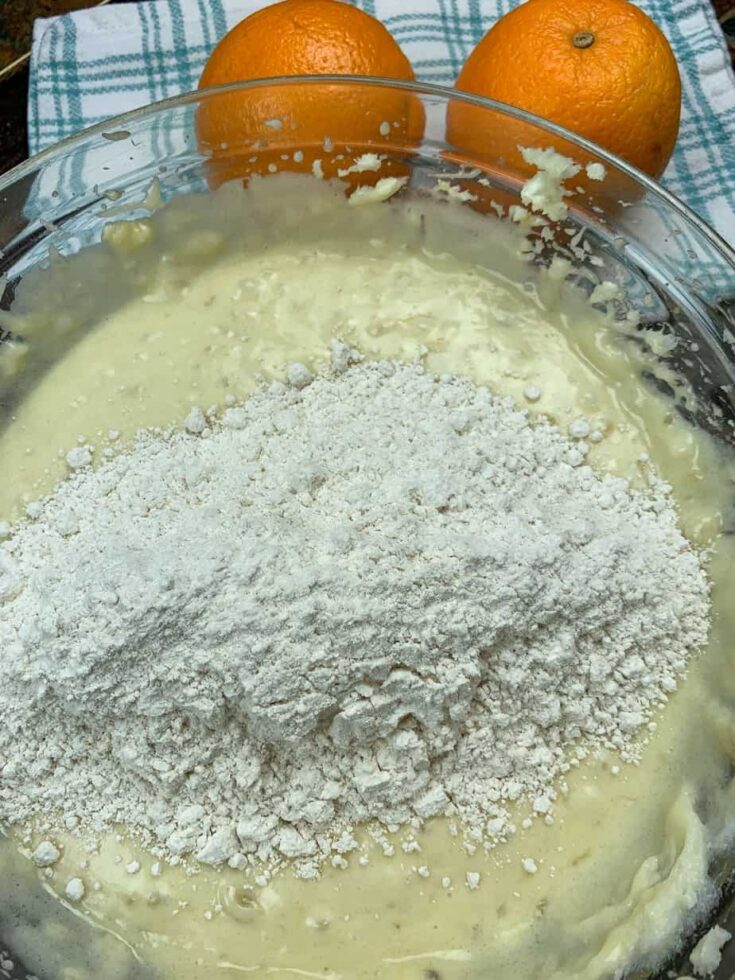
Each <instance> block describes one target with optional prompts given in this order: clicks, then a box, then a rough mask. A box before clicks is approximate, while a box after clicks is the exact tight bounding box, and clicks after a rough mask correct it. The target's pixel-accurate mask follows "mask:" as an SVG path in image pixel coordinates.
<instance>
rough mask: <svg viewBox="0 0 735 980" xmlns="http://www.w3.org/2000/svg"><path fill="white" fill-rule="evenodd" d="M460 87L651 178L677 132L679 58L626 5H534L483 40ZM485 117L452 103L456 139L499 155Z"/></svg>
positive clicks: (538, 0)
mask: <svg viewBox="0 0 735 980" xmlns="http://www.w3.org/2000/svg"><path fill="white" fill-rule="evenodd" d="M456 87H457V88H458V89H462V90H464V91H467V92H473V93H475V94H477V95H484V96H486V97H488V98H491V99H496V100H498V101H500V102H505V103H508V104H510V105H514V106H518V107H519V108H521V109H526V110H528V111H529V112H532V113H535V114H536V115H539V116H544V117H545V118H546V119H550V120H551V121H553V122H555V123H558V124H559V125H561V126H565V127H566V128H567V129H570V130H572V131H573V132H575V133H578V134H579V135H581V136H584V137H586V138H587V139H589V140H592V141H594V142H595V143H598V144H600V145H601V146H603V147H605V148H606V149H608V150H610V151H612V152H613V153H616V154H617V155H618V156H621V157H622V158H623V159H625V160H627V161H628V162H629V163H632V164H634V165H635V166H636V167H638V168H639V169H641V170H643V171H645V172H646V173H648V174H651V175H652V176H654V177H658V176H660V175H661V174H662V173H663V171H664V168H665V167H666V164H667V163H668V161H669V158H670V157H671V154H672V152H673V149H674V145H675V143H676V138H677V134H678V132H679V118H680V111H681V82H680V78H679V71H678V68H677V64H676V59H675V58H674V55H673V52H672V51H671V48H670V46H669V43H668V41H667V40H666V38H665V37H664V35H663V34H662V32H661V31H660V29H659V28H658V27H657V26H656V24H655V23H654V22H653V21H652V20H651V19H650V17H648V16H647V15H646V14H645V13H643V11H641V10H640V9H639V8H638V7H636V6H635V5H634V4H633V3H630V2H629V0H528V2H527V3H524V4H522V5H521V6H519V7H516V8H515V9H514V10H512V11H511V12H510V13H509V14H506V15H505V17H503V18H501V19H500V20H499V21H498V22H497V23H496V24H495V25H494V26H493V27H492V28H491V29H490V30H489V31H488V33H487V34H486V35H485V36H484V37H483V38H482V40H481V41H480V42H479V43H478V45H477V47H476V48H475V49H474V51H473V52H472V53H471V55H470V56H469V58H468V59H467V61H466V63H465V65H464V67H463V69H462V71H461V72H460V74H459V77H458V78H457V82H456ZM486 118H487V114H485V113H483V111H482V110H481V109H476V108H473V107H472V106H466V105H462V104H459V103H455V104H453V105H452V106H451V107H450V112H449V118H448V137H449V140H450V142H452V143H453V144H455V145H456V146H458V147H461V148H462V149H464V150H467V151H468V152H475V153H479V154H488V155H496V154H497V153H498V149H499V143H500V141H501V140H502V137H501V134H499V133H498V132H497V131H496V130H493V128H492V127H488V126H487V125H485V124H484V122H483V120H484V119H486ZM510 128H511V129H512V127H510Z"/></svg>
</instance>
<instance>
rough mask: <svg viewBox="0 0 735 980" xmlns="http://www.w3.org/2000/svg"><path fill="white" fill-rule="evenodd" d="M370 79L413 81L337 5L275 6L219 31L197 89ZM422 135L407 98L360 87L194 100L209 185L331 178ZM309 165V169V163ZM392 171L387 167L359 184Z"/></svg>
mask: <svg viewBox="0 0 735 980" xmlns="http://www.w3.org/2000/svg"><path fill="white" fill-rule="evenodd" d="M324 74H338V75H347V74H351V75H370V76H383V77H389V78H398V79H408V80H413V78H414V74H413V70H412V68H411V65H410V63H409V61H408V59H407V58H406V56H405V55H404V54H403V52H402V51H401V49H400V47H399V46H398V44H397V43H396V41H395V40H394V39H393V37H392V36H391V34H390V33H389V32H388V30H387V29H386V28H385V27H384V26H383V25H382V24H381V23H380V22H379V21H377V20H376V19H375V18H374V17H370V16H369V15H368V14H366V13H363V12H362V11H361V10H358V9H357V8H356V7H352V6H350V5H349V4H347V3H343V2H341V0H283V2H281V3H275V4H272V5H271V6H269V7H264V8H263V9H262V10H258V11H256V12H255V13H254V14H251V15H250V16H249V17H246V18H245V20H243V21H241V22H240V23H239V24H237V26H235V27H234V28H233V29H232V30H231V31H230V32H229V33H228V34H226V35H225V36H224V37H223V38H222V40H221V41H220V42H219V44H218V45H217V47H216V48H215V49H214V51H213V52H212V54H211V55H210V57H209V60H208V61H207V64H206V65H205V68H204V71H203V73H202V77H201V79H200V82H199V87H200V88H206V87H209V86H213V85H222V84H226V83H228V82H236V81H241V80H244V79H259V78H271V77H274V76H281V75H324ZM422 133H423V111H422V108H421V104H420V102H419V100H418V99H417V98H416V97H415V96H413V95H411V94H410V93H402V92H396V91H395V90H391V89H385V90H383V91H381V90H380V89H374V88H368V87H366V86H363V87H359V86H350V87H347V86H345V85H334V84H332V85H330V84H328V83H324V84H322V85H301V86H294V87H293V88H288V87H283V86H281V87H278V86H265V87H258V88H256V89H253V90H251V91H245V92H238V93H233V94H231V95H226V96H220V97H217V98H214V99H212V100H205V101H203V102H202V103H201V105H200V107H199V110H198V113H197V134H198V139H199V143H200V146H202V147H203V148H204V149H205V150H206V151H208V152H209V153H210V154H211V155H212V167H211V170H210V175H211V176H212V178H213V180H212V182H213V183H221V182H222V181H223V180H227V179H231V178H233V177H245V178H247V177H248V176H249V175H250V174H251V173H266V172H269V171H274V170H276V169H278V170H283V169H287V170H301V171H309V170H311V169H312V168H314V167H315V166H316V169H317V172H319V173H322V172H323V173H324V176H326V177H333V176H335V175H336V174H337V171H338V170H340V169H341V170H345V169H348V168H349V166H350V164H351V163H352V162H353V161H354V159H356V157H357V156H359V155H360V154H361V153H364V152H368V151H370V152H373V153H379V152H390V150H391V146H393V145H398V146H405V143H406V141H407V140H409V141H417V140H419V139H420V138H421V135H422ZM316 161H318V163H316ZM395 172H396V166H395V165H394V166H391V164H390V162H388V161H386V162H384V163H383V165H382V166H381V168H380V171H379V172H373V171H370V172H367V173H361V174H360V175H359V178H356V177H353V182H356V180H357V179H359V180H360V182H362V183H364V182H366V181H370V182H374V181H375V180H377V179H378V178H379V177H383V176H387V175H389V174H390V173H395Z"/></svg>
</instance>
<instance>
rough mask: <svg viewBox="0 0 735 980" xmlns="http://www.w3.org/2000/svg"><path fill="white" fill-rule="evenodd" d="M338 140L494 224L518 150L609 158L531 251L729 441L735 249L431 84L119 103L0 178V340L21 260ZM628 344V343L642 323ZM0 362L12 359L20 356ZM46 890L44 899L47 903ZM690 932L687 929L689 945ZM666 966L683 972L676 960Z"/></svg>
mask: <svg viewBox="0 0 735 980" xmlns="http://www.w3.org/2000/svg"><path fill="white" fill-rule="evenodd" d="M294 96H297V98H296V100H294V99H293V97H294ZM284 99H285V101H286V102H289V101H290V102H291V103H292V104H297V105H300V106H302V107H304V108H303V112H304V117H305V121H306V123H307V124H308V125H310V126H311V127H312V128H311V129H310V130H308V138H307V136H305V134H304V133H303V132H302V129H301V122H302V120H300V119H299V117H298V112H297V113H296V114H295V115H294V116H293V118H291V119H290V120H289V124H288V125H284V121H283V120H282V119H280V118H278V107H279V106H281V105H283V103H284ZM325 104H326V105H329V106H330V114H329V118H330V119H332V120H333V121H334V126H333V128H332V131H331V132H324V133H319V134H318V139H317V140H316V141H315V140H314V132H313V123H309V118H310V116H309V112H310V109H309V107H310V106H313V105H321V107H322V109H323V107H324V105H325ZM376 106H378V107H382V108H380V109H379V110H378V111H379V114H380V113H381V112H384V113H385V114H389V113H391V112H393V111H394V110H395V107H396V106H398V107H400V113H402V114H403V117H404V118H406V119H407V118H409V117H410V118H411V119H412V120H413V122H412V123H411V124H406V125H398V124H396V125H393V124H392V123H391V122H390V120H388V119H386V120H382V121H380V124H379V125H378V124H377V122H376V119H377V117H375V116H374V113H375V111H376V110H375V107H376ZM218 113H224V114H225V116H227V115H228V114H229V115H230V116H232V115H233V114H235V115H237V114H238V113H239V114H241V115H242V114H249V115H248V116H247V117H248V118H249V119H250V127H249V133H250V136H249V138H248V139H247V140H244V139H243V140H242V141H238V140H237V139H234V140H233V139H232V138H230V139H228V140H225V141H223V142H214V143H211V144H210V145H209V146H206V147H203V146H202V145H200V142H199V140H198V136H197V132H198V129H197V126H198V125H199V133H200V134H201V133H202V131H203V129H202V126H203V123H202V120H205V121H206V120H207V119H211V118H212V117H215V118H216V117H217V114H218ZM371 113H373V116H372V117H371ZM447 117H449V121H450V128H451V127H452V126H454V129H453V130H452V131H453V132H457V131H459V130H458V128H457V120H458V119H463V120H464V122H463V126H464V130H463V131H464V132H468V131H469V132H470V133H471V134H472V138H471V140H470V142H472V144H473V146H474V147H475V150H474V151H470V150H468V148H467V147H466V146H463V145H461V142H462V141H461V140H459V139H458V140H457V143H456V144H453V143H452V142H451V139H449V138H448V136H447ZM197 120H199V123H198V122H197ZM421 123H423V133H422V125H421ZM253 125H255V129H256V130H257V138H256V139H255V140H254V139H253V138H252V133H253V132H254V129H253ZM307 129H308V126H307ZM366 133H367V136H366ZM346 145H349V146H350V151H351V152H352V153H353V154H354V153H355V152H360V153H364V152H378V153H380V154H381V155H383V156H384V157H385V158H386V159H387V161H388V165H389V167H390V168H391V169H390V172H391V173H392V174H393V175H398V176H399V177H400V178H401V182H402V184H405V186H402V187H401V189H400V191H399V193H400V194H402V195H417V196H420V195H425V194H432V193H433V194H434V195H435V196H436V195H437V191H439V192H440V193H441V194H443V195H444V196H445V197H452V198H454V199H455V200H456V201H457V202H459V203H460V204H462V205H463V206H467V207H471V208H473V209H474V210H477V211H480V212H483V213H484V214H486V218H487V221H488V223H490V222H493V221H497V220H498V214H497V212H499V211H502V212H504V213H507V212H508V210H509V208H510V209H512V207H513V206H514V205H517V204H519V203H520V192H521V187H522V185H523V183H524V181H525V180H526V179H527V177H528V176H529V174H530V172H531V171H530V169H529V168H528V167H527V166H526V165H525V164H524V161H523V158H522V157H521V155H520V153H519V152H518V146H519V145H520V146H525V147H540V148H546V147H553V148H555V149H556V150H558V151H561V152H562V153H565V154H567V155H569V156H571V157H573V158H574V159H575V160H577V161H579V162H580V163H582V164H584V165H589V164H602V165H603V166H604V168H605V170H606V171H607V177H606V179H605V180H603V181H601V182H600V181H597V180H594V179H588V178H587V176H586V175H585V173H584V172H582V173H581V174H580V176H579V186H578V189H577V192H576V193H574V194H573V195H572V196H571V197H569V198H567V201H566V203H567V205H568V208H569V211H568V215H567V216H566V217H565V218H564V220H563V222H561V223H560V225H559V227H557V228H556V229H555V230H554V232H553V233H551V234H549V233H548V232H547V233H544V234H542V233H541V229H539V228H537V229H536V231H535V232H532V233H531V238H532V240H533V241H532V248H531V249H530V251H529V253H528V260H529V262H530V263H533V264H547V265H548V264H549V263H550V262H552V261H554V259H555V258H558V257H559V256H561V257H565V258H569V259H571V260H572V261H573V262H575V263H576V262H577V261H578V260H579V259H580V257H581V258H582V260H583V261H582V262H581V265H583V266H584V270H582V269H580V271H579V272H578V273H577V274H576V275H577V282H578V284H579V286H580V287H581V288H583V289H586V290H588V291H591V290H592V289H594V287H595V284H596V283H597V282H599V281H602V280H609V281H612V282H614V283H617V284H618V285H619V286H620V293H619V297H618V298H617V299H616V300H615V304H616V307H617V310H616V314H617V316H618V317H619V318H620V319H621V322H625V323H628V324H630V323H631V320H630V317H629V314H630V312H631V310H634V311H636V312H637V314H638V315H639V317H640V322H641V323H642V324H643V325H645V326H646V327H647V328H648V329H649V330H650V329H651V328H652V327H653V328H655V330H657V331H659V332H661V333H662V334H670V335H672V336H674V337H675V338H676V339H677V341H678V343H677V345H676V346H675V348H674V349H673V351H672V352H670V353H668V354H667V353H664V354H662V355H661V356H662V357H664V358H667V359H668V363H669V366H670V367H671V368H672V369H673V370H674V371H675V372H676V373H677V374H679V375H680V376H684V377H685V378H686V380H687V382H688V383H689V384H690V385H691V387H692V389H693V391H694V393H695V395H696V400H695V403H693V404H690V405H689V408H688V409H687V413H688V415H689V417H690V418H691V421H692V424H695V425H700V426H703V427H706V428H707V429H708V430H709V431H710V432H711V433H713V434H714V435H715V436H716V437H717V438H718V439H721V440H723V441H724V442H727V443H730V444H732V442H733V435H732V433H733V425H732V423H733V420H735V388H734V387H733V382H734V381H735V358H734V357H733V344H735V252H733V250H732V249H731V248H730V247H729V246H728V245H727V244H726V243H725V242H724V241H723V240H722V239H720V238H719V237H718V236H717V235H716V234H715V233H714V232H713V231H712V230H711V229H710V228H708V227H707V226H706V225H705V224H704V223H703V222H702V221H701V220H700V219H699V218H697V216H696V215H694V214H693V213H692V212H691V211H690V210H689V209H688V208H687V207H686V206H685V205H684V204H682V203H681V202H680V201H678V200H677V199H676V198H674V197H673V196H672V195H671V194H669V193H668V192H667V191H666V190H665V189H664V188H662V187H660V186H659V185H657V184H656V183H655V182H654V181H652V180H651V179H649V178H648V177H646V176H644V175H643V174H641V173H638V172H637V171H635V170H634V169H633V168H631V167H630V166H628V165H627V164H626V163H624V162H623V161H622V160H619V159H617V158H614V157H612V156H611V155H610V154H608V153H606V152H605V151H603V150H601V149H600V148H598V147H596V146H594V145H592V144H590V143H588V142H586V141H584V140H582V139H580V138H578V137H575V136H573V135H572V134H571V133H569V132H566V131H564V130H562V129H560V128H559V127H556V126H554V125H552V124H549V123H546V122H544V121H543V120H540V119H538V118H535V117H533V116H531V115H529V114H527V113H524V112H522V111H520V110H518V109H513V108H510V107H508V106H503V105H501V104H498V103H495V102H492V101H490V100H487V99H482V98H478V97H474V96H470V95H466V94H463V93H459V92H455V91H453V90H451V89H447V88H443V87H440V86H435V85H419V84H412V83H398V82H394V81H390V80H381V79H366V78H357V77H355V78H352V77H344V76H343V77H340V76H329V77H327V76H321V77H309V78H306V77H305V78H282V79H270V80H260V81H253V82H245V83H242V84H238V85H231V86H222V87H220V88H217V89H212V90H209V91H203V92H197V93H191V94H189V95H185V96H182V97H180V98H176V99H170V100H168V101H165V102H161V103H159V104H157V105H153V106H150V107H148V108H145V109H141V110H138V111H135V112H132V113H128V114H127V115H125V116H121V117H119V118H116V119H112V120H110V121H109V122H107V123H104V124H102V125H99V126H96V127H93V128H92V129H89V130H87V131H85V132H83V133H81V134H79V135H77V136H74V137H72V138H70V139H67V140H64V141H63V142H61V143H59V144H58V145H56V146H54V147H52V148H51V149H49V150H46V151H44V152H43V153H40V154H39V155H38V156H36V157H34V158H33V159H31V160H29V161H27V162H26V163H24V164H22V165H21V166H19V167H17V168H16V169H15V170H13V171H11V172H10V173H8V174H5V175H4V176H3V177H2V178H0V273H1V274H2V280H0V294H1V297H2V298H1V299H0V343H4V344H7V345H10V348H11V349H17V350H18V351H22V350H23V348H24V340H23V337H22V336H21V337H19V336H14V335H13V333H12V330H9V329H4V328H3V323H4V322H5V321H7V318H5V319H4V318H3V315H4V313H7V311H10V312H11V313H12V312H13V311H14V309H16V308H17V303H18V301H19V297H22V283H23V280H24V279H26V278H27V277H28V275H29V273H31V272H32V271H33V270H34V269H36V268H38V267H43V266H44V265H45V264H47V263H48V262H49V256H50V255H51V256H53V255H54V254H56V253H60V254H62V255H70V254H72V253H74V252H76V251H78V250H80V249H83V248H86V247H88V246H89V245H92V244H94V243H96V242H98V241H99V240H100V238H101V235H102V230H103V228H104V227H105V225H106V224H107V223H108V222H109V221H110V220H111V219H113V218H116V217H123V218H125V219H128V218H135V217H142V216H146V215H148V214H149V213H150V212H151V210H152V209H154V208H155V207H157V206H159V205H160V203H161V201H163V202H165V201H168V200H170V199H171V198H173V197H175V196H177V195H180V194H184V193H192V192H200V193H207V192H208V190H209V188H210V186H211V185H212V184H214V183H216V182H218V181H219V180H222V179H226V178H229V177H233V176H241V175H247V174H248V173H250V172H253V171H254V172H258V173H261V174H264V175H265V176H266V178H267V175H268V173H271V172H273V171H276V170H279V169H286V170H289V169H305V168H309V169H311V168H312V167H313V166H314V160H315V159H317V158H319V159H321V158H322V157H326V156H327V155H328V154H329V153H332V154H334V153H335V150H339V149H340V148H341V147H343V146H346ZM335 169H336V168H335ZM593 173H594V170H593ZM368 176H369V175H368ZM571 183H572V184H574V183H575V181H574V180H573V181H571ZM68 288H69V290H71V291H72V293H73V299H74V309H75V310H76V315H75V317H73V318H70V317H68V316H66V315H65V312H64V308H65V299H66V298H68V297H65V296H64V295H60V296H59V297H58V303H57V305H58V316H57V317H56V319H55V321H54V323H53V324H52V329H50V330H49V331H48V332H47V334H46V335H45V336H44V338H43V343H38V342H36V343H34V344H33V345H29V348H28V350H27V351H26V354H25V357H24V359H23V363H22V369H18V370H10V371H8V372H6V373H5V374H0V424H2V422H3V420H7V419H8V418H9V417H10V416H11V415H12V412H13V406H14V405H15V404H17V403H18V401H19V400H20V399H22V398H23V397H24V394H25V393H26V392H27V391H28V390H29V389H30V388H31V387H32V386H33V384H34V383H35V382H36V380H37V379H38V378H39V377H40V376H41V375H42V374H43V372H44V371H45V370H47V369H48V368H49V366H51V365H52V364H54V363H56V362H57V361H58V360H59V359H60V358H61V357H63V356H64V353H65V352H66V351H67V350H68V349H69V348H70V347H71V346H72V345H73V344H74V343H75V342H76V341H77V340H78V339H79V337H81V336H82V335H83V334H84V333H85V331H87V330H90V329H92V328H93V327H94V324H95V322H97V321H98V319H99V317H100V316H101V315H102V314H103V313H104V310H103V309H100V305H99V301H98V300H94V301H92V299H91V298H90V300H89V302H88V303H87V304H86V306H85V301H86V292H87V291H86V289H85V283H84V282H83V281H73V282H70V283H69V284H68ZM102 292H103V293H104V296H105V300H104V302H105V303H106V304H108V305H107V308H108V309H112V308H114V306H115V305H116V304H118V303H120V302H121V301H122V297H121V293H120V291H119V290H118V288H117V285H116V283H115V282H114V281H110V282H109V283H105V289H104V290H103V291H102ZM99 293H100V291H99V290H97V291H96V295H98V294H99ZM69 296H71V294H69ZM21 305H22V302H21ZM626 317H627V319H626ZM6 326H7V322H6ZM631 342H636V337H635V330H632V331H631ZM641 342H642V341H641ZM671 346H673V345H664V349H666V350H669V349H670V347H671ZM6 362H7V363H15V362H14V359H13V358H10V359H6ZM671 394H672V396H673V394H674V393H673V392H671ZM680 410H681V409H680ZM0 473H2V475H3V478H4V479H6V480H7V479H11V480H12V478H13V475H12V473H6V472H3V469H2V466H0ZM731 865H732V862H730V861H728V860H726V859H722V858H720V859H719V863H718V866H717V868H715V869H713V872H714V874H715V877H716V880H717V881H718V882H719V884H720V885H721V886H722V891H723V898H722V904H721V907H720V909H719V910H718V912H717V920H718V921H720V922H723V923H724V924H726V925H727V922H728V921H730V924H731V928H732V923H733V922H735V900H733V901H731V900H730V898H729V897H728V895H729V892H728V882H729V881H730V880H731V878H732V875H731ZM6 890H7V889H4V891H6ZM9 894H11V895H12V893H9ZM49 903H50V904H49V909H50V910H51V903H52V900H51V899H49ZM56 904H57V903H53V905H54V906H55V905H56ZM49 914H61V913H60V912H59V911H53V912H52V911H50V912H49ZM63 914H65V915H66V914H69V913H66V912H63ZM22 916H23V907H22V901H21V900H20V899H17V900H13V899H12V897H11V898H8V897H7V896H5V899H4V902H0V951H2V950H6V951H8V952H9V953H10V955H9V956H8V957H7V958H9V959H13V960H14V962H15V967H14V969H13V973H14V975H15V974H16V973H17V975H18V976H23V977H25V976H26V973H25V972H24V969H23V967H22V966H21V965H20V960H22V959H26V960H27V962H26V966H27V968H28V969H29V970H33V969H34V967H35V964H34V955H33V928H32V925H33V924H32V923H28V924H27V928H26V929H25V930H21V933H20V934H22V935H24V936H26V937H27V942H24V944H23V947H24V948H23V949H16V950H15V951H13V950H8V943H7V942H5V941H4V940H3V932H4V930H6V936H7V935H9V930H10V926H11V924H12V925H13V934H14V935H16V936H17V935H18V934H19V932H18V928H17V926H18V922H19V921H21V920H22ZM713 921H714V918H713ZM710 924H711V923H710ZM707 925H708V924H707V923H703V924H702V929H704V928H706V926H707ZM697 938H698V935H694V936H692V937H691V942H692V943H693V942H694V941H695V940H696V939H697ZM83 945H84V944H83V943H80V950H82V947H83ZM685 952H686V951H685ZM80 957H81V959H80V963H79V966H86V968H88V969H89V968H93V967H94V965H93V964H91V965H90V964H85V963H84V962H83V959H84V958H83V953H82V952H80ZM733 967H735V952H733V953H732V954H729V953H727V951H726V953H725V957H724V960H723V964H722V968H721V973H720V975H721V976H722V977H723V978H724V977H725V976H730V975H731V970H732V969H733ZM96 969H97V973H96V974H95V975H97V976H103V975H104V973H103V968H102V969H100V966H99V965H97V967H96ZM667 969H672V970H675V971H676V975H678V973H679V972H681V973H686V972H687V969H686V956H684V957H683V958H682V959H680V960H679V961H677V962H672V963H670V964H668V966H667ZM93 972H94V970H93ZM61 973H62V971H61V969H60V970H59V975H61ZM0 974H2V968H1V964H0ZM664 975H671V974H667V973H666V971H664V973H663V974H662V976H664Z"/></svg>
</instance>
